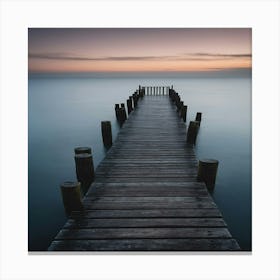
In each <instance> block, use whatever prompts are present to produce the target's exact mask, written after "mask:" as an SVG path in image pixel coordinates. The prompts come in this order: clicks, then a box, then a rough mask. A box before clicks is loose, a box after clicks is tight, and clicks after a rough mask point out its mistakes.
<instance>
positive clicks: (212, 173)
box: [197, 159, 219, 189]
mask: <svg viewBox="0 0 280 280" xmlns="http://www.w3.org/2000/svg"><path fill="white" fill-rule="evenodd" d="M218 165H219V161H218V160H216V159H200V160H199V163H198V172H197V180H198V181H202V182H204V183H205V184H206V186H207V188H209V189H213V188H214V186H215V182H216V176H217V171H218Z"/></svg>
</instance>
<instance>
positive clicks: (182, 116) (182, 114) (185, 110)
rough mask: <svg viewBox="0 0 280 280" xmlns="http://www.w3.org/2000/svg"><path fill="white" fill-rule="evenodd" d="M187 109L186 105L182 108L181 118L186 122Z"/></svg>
mask: <svg viewBox="0 0 280 280" xmlns="http://www.w3.org/2000/svg"><path fill="white" fill-rule="evenodd" d="M187 110H188V106H186V105H184V106H183V107H182V108H181V118H182V119H183V121H184V122H186V120H187Z"/></svg>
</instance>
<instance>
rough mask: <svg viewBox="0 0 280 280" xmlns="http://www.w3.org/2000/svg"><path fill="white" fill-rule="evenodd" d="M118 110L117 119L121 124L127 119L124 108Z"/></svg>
mask: <svg viewBox="0 0 280 280" xmlns="http://www.w3.org/2000/svg"><path fill="white" fill-rule="evenodd" d="M119 112H120V119H119V121H120V124H121V125H123V123H124V122H125V121H126V119H127V116H126V112H125V108H120V110H119Z"/></svg>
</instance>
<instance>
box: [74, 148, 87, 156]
mask: <svg viewBox="0 0 280 280" xmlns="http://www.w3.org/2000/svg"><path fill="white" fill-rule="evenodd" d="M74 151H75V155H78V154H91V148H90V147H76V148H75V149H74Z"/></svg>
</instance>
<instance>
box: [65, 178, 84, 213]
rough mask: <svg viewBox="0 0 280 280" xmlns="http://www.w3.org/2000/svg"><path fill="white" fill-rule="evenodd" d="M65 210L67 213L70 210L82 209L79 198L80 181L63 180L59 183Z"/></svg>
mask: <svg viewBox="0 0 280 280" xmlns="http://www.w3.org/2000/svg"><path fill="white" fill-rule="evenodd" d="M60 191H61V195H62V200H63V205H64V209H65V212H66V213H67V215H69V214H70V213H71V212H72V211H81V210H83V209H84V207H83V204H82V200H81V184H80V182H64V183H62V184H61V185H60Z"/></svg>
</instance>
